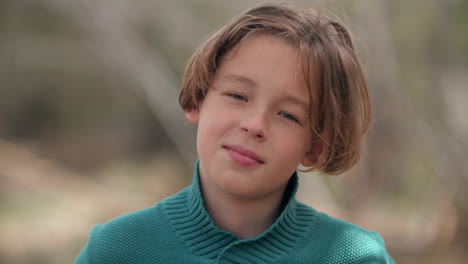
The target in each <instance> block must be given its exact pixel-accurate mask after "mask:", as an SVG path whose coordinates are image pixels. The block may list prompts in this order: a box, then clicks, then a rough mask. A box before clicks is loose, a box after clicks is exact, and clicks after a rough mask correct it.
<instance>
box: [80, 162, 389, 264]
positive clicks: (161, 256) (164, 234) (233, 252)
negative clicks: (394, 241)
mask: <svg viewBox="0 0 468 264" xmlns="http://www.w3.org/2000/svg"><path fill="white" fill-rule="evenodd" d="M194 174H195V175H194V178H193V183H192V185H190V186H189V187H187V188H185V189H183V190H182V191H180V192H179V193H177V194H175V195H174V196H171V197H169V198H166V199H165V200H163V201H161V202H159V203H158V204H156V205H155V206H153V207H150V208H147V209H144V210H141V211H137V212H134V213H130V214H127V215H124V216H121V217H118V218H116V219H114V220H111V221H110V222H108V223H106V224H103V225H97V226H95V227H94V228H93V230H92V231H91V234H90V238H89V241H88V243H87V245H86V247H85V248H84V249H83V250H82V251H81V253H80V255H79V256H78V257H77V259H76V261H75V263H77V264H81V263H102V264H107V263H108V264H111V263H112V264H117V263H139V264H142V263H170V264H177V263H183V264H188V263H200V264H201V263H288V264H293V263H336V264H340V263H359V264H362V263H394V262H393V260H392V259H391V257H390V256H389V255H388V253H387V251H386V250H385V246H384V242H383V241H382V239H381V237H380V236H379V235H378V234H377V233H375V232H370V231H367V230H364V229H362V228H360V227H358V226H355V225H353V224H351V223H348V222H345V221H342V220H338V219H335V218H332V217H330V216H327V215H325V214H323V213H320V212H317V211H316V210H314V209H312V208H311V207H309V206H307V205H304V204H302V203H300V202H298V201H297V200H296V199H295V197H294V195H295V193H296V190H297V186H298V177H297V174H296V173H294V175H293V176H292V177H291V180H290V181H289V183H288V187H287V188H286V193H285V204H284V209H283V211H282V213H281V215H280V216H279V217H278V219H277V220H276V221H275V223H274V224H273V225H272V226H271V227H270V228H269V229H268V230H266V231H265V232H263V233H262V234H260V235H258V236H257V237H254V238H250V239H243V240H241V239H239V238H237V237H236V236H235V235H233V234H232V233H229V232H226V231H223V230H221V229H219V228H217V227H216V226H215V225H214V223H213V221H212V220H211V218H210V216H209V215H208V213H207V212H206V210H205V207H204V203H203V197H202V195H201V191H200V182H199V177H198V164H197V166H196V168H195V173H194Z"/></svg>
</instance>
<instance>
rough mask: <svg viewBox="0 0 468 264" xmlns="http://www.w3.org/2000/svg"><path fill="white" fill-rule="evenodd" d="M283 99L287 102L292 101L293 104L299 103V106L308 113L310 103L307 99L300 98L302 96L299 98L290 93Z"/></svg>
mask: <svg viewBox="0 0 468 264" xmlns="http://www.w3.org/2000/svg"><path fill="white" fill-rule="evenodd" d="M283 101H285V102H290V103H292V104H295V105H298V106H299V107H301V108H302V109H303V110H304V111H305V112H306V113H308V112H309V104H308V103H307V102H306V101H304V100H302V99H300V98H297V97H295V96H290V95H289V96H285V97H284V99H283Z"/></svg>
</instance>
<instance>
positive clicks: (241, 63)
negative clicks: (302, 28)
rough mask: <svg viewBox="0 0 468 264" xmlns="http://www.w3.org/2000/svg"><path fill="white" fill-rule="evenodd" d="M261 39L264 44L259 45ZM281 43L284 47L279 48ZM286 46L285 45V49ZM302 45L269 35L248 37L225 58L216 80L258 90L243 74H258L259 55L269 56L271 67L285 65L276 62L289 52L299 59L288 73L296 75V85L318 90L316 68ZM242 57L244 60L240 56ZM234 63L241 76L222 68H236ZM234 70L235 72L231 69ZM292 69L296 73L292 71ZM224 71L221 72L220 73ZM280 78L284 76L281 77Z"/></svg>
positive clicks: (261, 33)
mask: <svg viewBox="0 0 468 264" xmlns="http://www.w3.org/2000/svg"><path fill="white" fill-rule="evenodd" d="M259 39H260V41H259ZM272 42H273V43H276V45H268V44H269V43H272ZM278 43H281V44H280V45H278ZM283 44H284V45H283ZM298 46H299V45H293V43H292V42H291V41H288V40H287V39H284V38H282V37H279V36H275V35H273V34H269V33H263V32H255V33H252V34H249V35H247V36H246V37H244V38H243V39H242V40H241V41H240V42H239V43H237V44H236V45H235V46H234V47H233V48H231V49H230V50H228V52H227V53H226V54H225V55H224V56H223V57H222V58H221V60H220V63H219V64H220V65H219V67H218V68H217V70H216V71H215V75H214V79H215V81H230V82H237V83H242V84H244V85H247V86H255V84H256V82H255V80H254V79H252V78H248V77H247V76H245V75H248V74H242V72H245V71H247V69H253V71H255V70H256V69H255V67H254V65H256V60H257V57H256V56H257V55H258V53H262V52H269V53H268V56H267V57H268V58H267V59H268V60H269V61H270V62H271V64H284V63H285V62H284V61H282V60H275V58H281V56H278V55H281V53H283V52H288V56H289V57H291V56H290V54H291V51H292V52H293V53H294V55H293V56H292V57H295V62H294V64H295V65H293V66H291V67H287V69H285V72H289V73H293V74H294V78H295V80H296V81H297V83H296V85H298V84H299V83H301V85H300V86H303V85H304V86H306V87H307V92H308V93H310V92H312V91H310V90H309V88H310V89H312V87H314V86H315V84H316V83H317V82H316V76H317V75H316V72H315V70H316V69H314V66H315V65H312V64H313V63H312V62H311V59H310V54H308V51H307V50H304V49H300V48H299V47H298ZM239 54H241V55H240V56H238V55H239ZM240 57H242V59H239V58H240ZM233 60H236V65H235V66H236V67H237V69H238V70H239V72H231V71H225V69H224V68H225V67H222V66H223V64H225V63H227V64H229V65H230V66H232V65H233V64H232V63H229V62H232V61H233ZM231 69H232V68H231ZM290 69H295V70H294V71H291V70H290ZM220 70H221V71H220ZM277 75H284V74H282V73H279V74H277Z"/></svg>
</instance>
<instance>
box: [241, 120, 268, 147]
mask: <svg viewBox="0 0 468 264" xmlns="http://www.w3.org/2000/svg"><path fill="white" fill-rule="evenodd" d="M240 128H241V129H242V130H243V131H245V132H246V133H248V134H249V136H252V137H255V138H258V139H260V140H262V141H264V140H266V139H267V133H266V120H265V115H264V114H255V115H252V116H249V117H247V118H245V119H244V120H242V121H241V123H240Z"/></svg>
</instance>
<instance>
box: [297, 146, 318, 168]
mask: <svg viewBox="0 0 468 264" xmlns="http://www.w3.org/2000/svg"><path fill="white" fill-rule="evenodd" d="M322 151H323V141H322V140H317V141H315V142H314V143H312V145H311V147H310V149H309V150H308V151H307V152H306V154H305V155H304V158H303V159H302V162H301V163H302V165H304V166H305V167H311V166H313V165H315V164H316V163H317V162H318V159H319V156H320V154H322Z"/></svg>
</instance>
